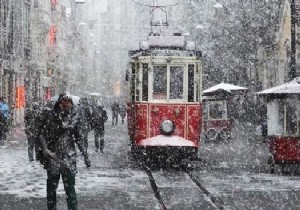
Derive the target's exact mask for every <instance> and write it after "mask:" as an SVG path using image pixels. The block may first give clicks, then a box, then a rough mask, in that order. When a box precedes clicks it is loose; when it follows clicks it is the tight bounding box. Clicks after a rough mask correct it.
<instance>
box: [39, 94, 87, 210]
mask: <svg viewBox="0 0 300 210" xmlns="http://www.w3.org/2000/svg"><path fill="white" fill-rule="evenodd" d="M39 131H40V133H39V138H40V142H41V147H42V150H43V160H41V162H42V164H44V168H45V169H47V206H48V210H56V191H57V187H58V183H59V179H60V176H61V177H62V180H63V184H64V189H65V192H66V197H67V198H66V199H67V206H68V210H78V204H77V196H76V191H75V174H76V173H77V167H76V149H75V143H76V144H77V146H78V148H79V150H80V151H81V153H82V154H83V156H84V161H85V164H86V166H87V167H90V166H91V162H90V160H89V157H88V154H87V152H86V150H85V149H84V146H83V137H82V131H81V125H80V119H79V117H78V113H76V112H75V111H74V109H73V101H72V98H71V96H70V94H69V93H63V94H60V95H59V98H58V101H57V102H56V103H55V106H54V108H53V109H47V110H45V111H44V113H42V117H41V128H40V129H39Z"/></svg>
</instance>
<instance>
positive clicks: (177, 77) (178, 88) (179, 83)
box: [170, 66, 183, 99]
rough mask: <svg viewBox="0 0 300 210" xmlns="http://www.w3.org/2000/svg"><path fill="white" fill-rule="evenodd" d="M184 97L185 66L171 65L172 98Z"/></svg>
mask: <svg viewBox="0 0 300 210" xmlns="http://www.w3.org/2000/svg"><path fill="white" fill-rule="evenodd" d="M182 98H183V67H182V66H171V67H170V99H182Z"/></svg>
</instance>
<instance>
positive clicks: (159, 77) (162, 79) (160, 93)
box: [153, 66, 167, 99]
mask: <svg viewBox="0 0 300 210" xmlns="http://www.w3.org/2000/svg"><path fill="white" fill-rule="evenodd" d="M153 99H167V66H153Z"/></svg>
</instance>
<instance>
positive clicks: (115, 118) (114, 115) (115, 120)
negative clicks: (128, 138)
mask: <svg viewBox="0 0 300 210" xmlns="http://www.w3.org/2000/svg"><path fill="white" fill-rule="evenodd" d="M119 111H120V107H119V104H118V103H117V102H116V101H114V103H113V104H112V106H111V112H112V125H118V115H119Z"/></svg>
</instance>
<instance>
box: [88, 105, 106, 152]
mask: <svg viewBox="0 0 300 210" xmlns="http://www.w3.org/2000/svg"><path fill="white" fill-rule="evenodd" d="M92 116H93V123H92V125H93V130H94V135H95V147H96V152H98V151H99V148H100V152H102V153H103V149H104V133H105V127H104V123H105V122H106V121H107V119H108V117H107V112H106V110H105V109H104V107H103V105H102V104H99V105H98V106H97V107H96V108H95V109H94V110H93V115H92Z"/></svg>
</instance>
